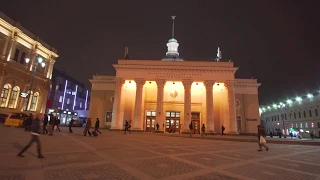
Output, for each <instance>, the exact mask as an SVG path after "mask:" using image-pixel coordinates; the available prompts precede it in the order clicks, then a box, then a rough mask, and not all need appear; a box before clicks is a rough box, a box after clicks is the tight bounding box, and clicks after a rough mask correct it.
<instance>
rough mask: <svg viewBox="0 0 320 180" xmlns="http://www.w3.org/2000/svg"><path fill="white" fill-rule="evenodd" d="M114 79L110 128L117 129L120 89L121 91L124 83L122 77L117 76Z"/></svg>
mask: <svg viewBox="0 0 320 180" xmlns="http://www.w3.org/2000/svg"><path fill="white" fill-rule="evenodd" d="M115 81H116V89H115V92H114V101H113V109H112V121H111V129H118V130H119V128H120V127H119V122H120V102H121V91H122V86H123V84H124V80H123V79H122V78H117V79H116V80H115Z"/></svg>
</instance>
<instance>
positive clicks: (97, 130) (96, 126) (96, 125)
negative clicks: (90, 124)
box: [94, 118, 101, 134]
mask: <svg viewBox="0 0 320 180" xmlns="http://www.w3.org/2000/svg"><path fill="white" fill-rule="evenodd" d="M99 127H100V120H99V118H97V120H96V124H95V126H94V131H96V132H99V133H100V134H101V132H100V131H99Z"/></svg>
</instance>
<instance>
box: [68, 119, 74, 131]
mask: <svg viewBox="0 0 320 180" xmlns="http://www.w3.org/2000/svg"><path fill="white" fill-rule="evenodd" d="M74 122H75V120H74V119H71V120H70V122H69V125H68V126H69V133H73V131H72V129H71V128H72V126H73V124H74Z"/></svg>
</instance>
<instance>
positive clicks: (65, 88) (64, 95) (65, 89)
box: [61, 80, 68, 110]
mask: <svg viewBox="0 0 320 180" xmlns="http://www.w3.org/2000/svg"><path fill="white" fill-rule="evenodd" d="M67 85H68V80H66V86H65V87H64V92H63V99H62V105H61V109H62V110H63V105H64V99H65V98H66V91H67Z"/></svg>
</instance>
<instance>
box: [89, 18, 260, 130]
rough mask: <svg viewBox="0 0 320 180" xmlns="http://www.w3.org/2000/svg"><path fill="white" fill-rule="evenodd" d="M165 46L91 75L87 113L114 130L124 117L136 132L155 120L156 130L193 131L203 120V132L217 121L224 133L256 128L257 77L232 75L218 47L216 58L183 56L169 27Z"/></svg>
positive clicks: (151, 126)
mask: <svg viewBox="0 0 320 180" xmlns="http://www.w3.org/2000/svg"><path fill="white" fill-rule="evenodd" d="M172 18H173V20H174V19H175V16H172ZM173 27H174V24H173ZM167 47H168V51H167V53H166V57H165V58H163V59H162V60H128V58H127V59H126V60H118V64H114V65H113V67H114V68H115V69H116V76H115V77H111V76H99V75H96V76H93V79H91V80H90V82H91V83H92V89H91V101H90V102H91V104H90V109H89V117H92V118H93V120H95V119H96V118H99V119H101V120H102V121H101V123H102V124H103V125H104V126H106V127H109V128H111V129H114V130H122V129H123V128H124V123H125V121H126V120H127V121H128V122H129V123H131V126H132V130H136V131H146V132H151V131H154V129H155V126H156V124H159V126H160V131H161V132H175V133H183V132H190V131H189V124H190V123H192V124H193V127H194V133H200V129H201V126H202V125H203V124H204V125H205V127H206V131H207V132H209V133H220V132H221V127H222V125H223V126H224V127H225V128H226V130H225V133H229V134H238V133H256V131H257V125H258V124H260V119H259V101H258V87H259V85H260V84H259V83H257V80H255V79H235V75H234V74H235V72H236V71H237V69H238V68H237V67H234V64H233V62H223V61H222V56H221V52H218V56H219V57H217V61H216V62H206V61H185V60H183V59H182V58H181V57H179V56H180V54H179V53H178V47H179V43H178V41H177V40H176V39H175V38H174V32H173V31H172V38H171V39H169V41H168V43H167ZM219 51H220V50H219ZM126 57H128V56H127V55H126ZM93 124H94V123H93Z"/></svg>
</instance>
